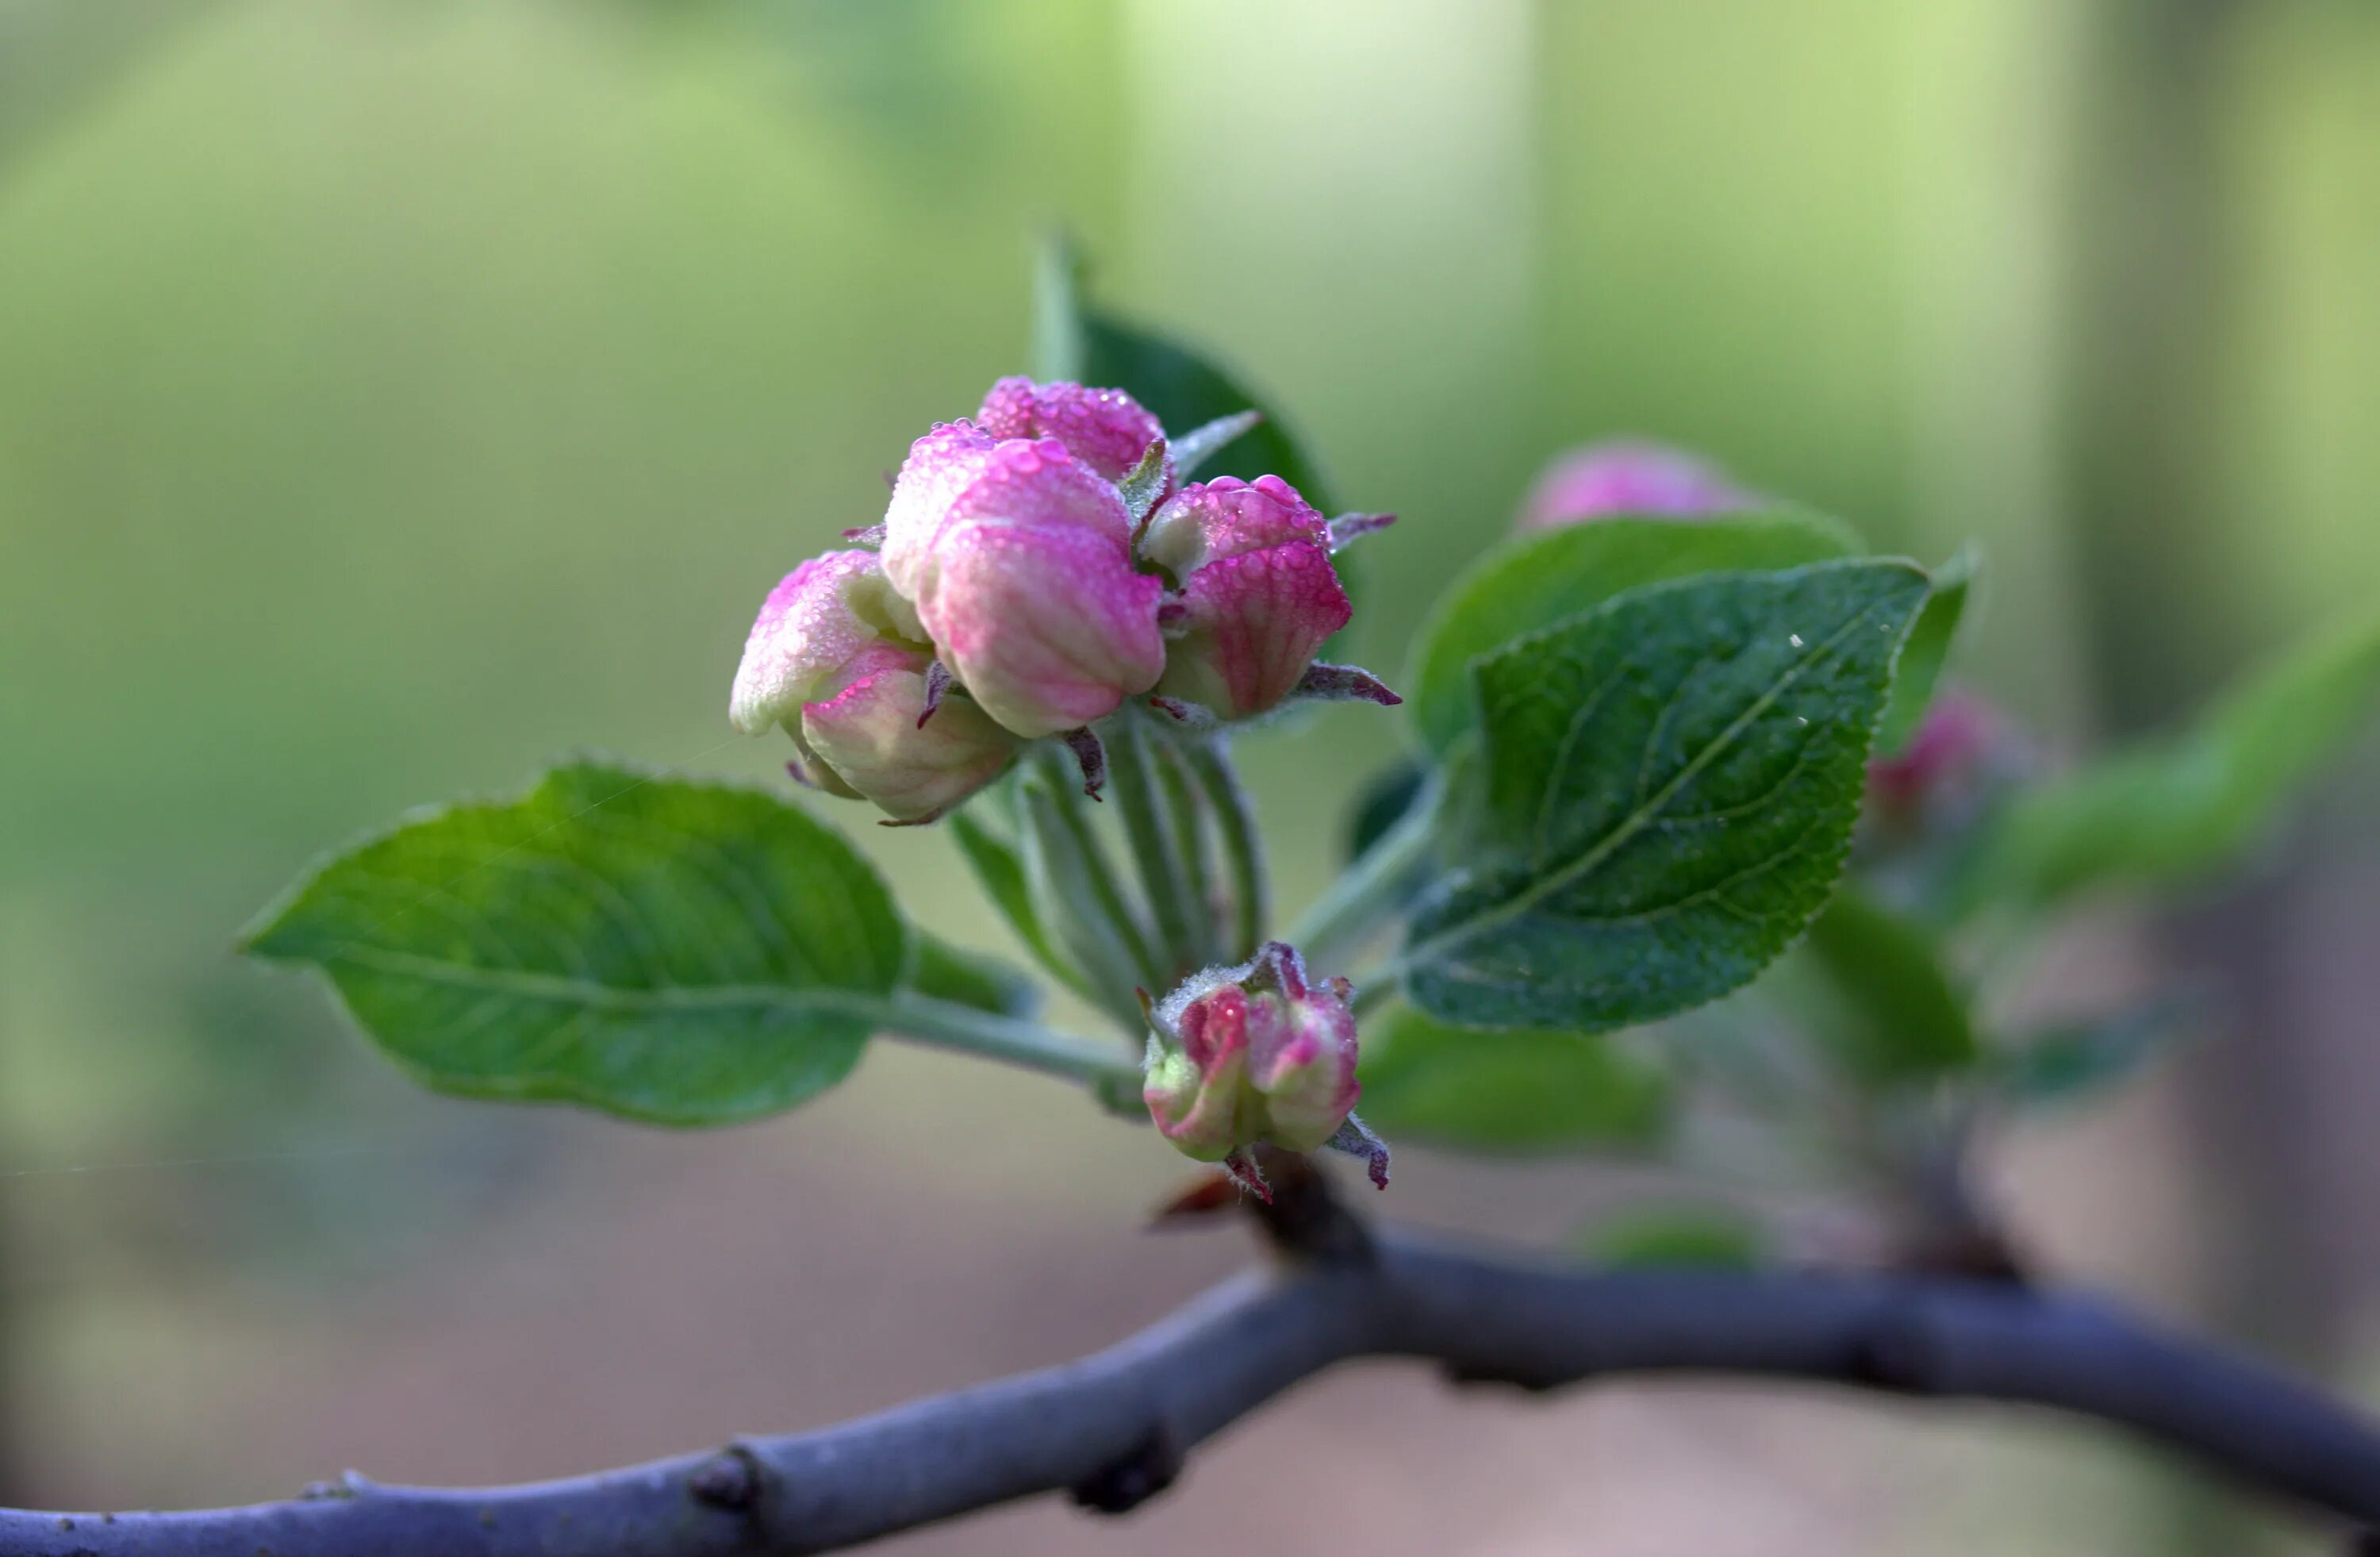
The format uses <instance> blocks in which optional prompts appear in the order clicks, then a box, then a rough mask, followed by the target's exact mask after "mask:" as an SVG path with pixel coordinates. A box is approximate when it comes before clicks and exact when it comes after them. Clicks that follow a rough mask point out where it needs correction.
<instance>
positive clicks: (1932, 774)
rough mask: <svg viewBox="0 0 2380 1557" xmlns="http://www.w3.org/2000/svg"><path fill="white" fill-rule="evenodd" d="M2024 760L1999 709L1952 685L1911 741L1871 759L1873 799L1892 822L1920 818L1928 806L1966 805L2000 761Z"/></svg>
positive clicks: (2002, 763)
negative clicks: (1897, 749)
mask: <svg viewBox="0 0 2380 1557" xmlns="http://www.w3.org/2000/svg"><path fill="white" fill-rule="evenodd" d="M2021 760H2022V753H2020V752H2019V751H2018V750H2017V749H2016V746H2015V742H2014V733H2013V732H2012V731H2011V729H2010V725H2009V723H2008V721H2007V719H2006V718H2005V717H2004V716H2003V715H2002V714H2001V713H2000V712H1999V710H1998V709H1996V708H1994V707H1993V706H1992V705H1991V704H1990V703H1987V702H1985V700H1984V699H1981V698H1979V697H1977V696H1975V695H1974V694H1973V693H1972V692H1968V691H1965V690H1963V689H1961V688H1959V687H1946V688H1944V689H1943V690H1942V691H1941V692H1940V693H1938V694H1937V696H1936V697H1935V699H1934V703H1933V706H1932V707H1930V708H1928V709H1927V710H1926V711H1925V718H1924V719H1923V720H1922V721H1920V722H1919V724H1918V726H1917V730H1916V733H1915V734H1913V735H1912V736H1910V737H1909V742H1908V744H1907V745H1905V746H1903V747H1902V748H1900V750H1899V751H1897V752H1895V753H1893V754H1892V755H1891V756H1889V757H1879V758H1876V760H1873V761H1871V762H1869V763H1868V765H1867V792H1868V804H1869V807H1870V808H1871V809H1872V810H1873V811H1874V812H1875V813H1876V815H1877V816H1878V817H1879V818H1880V819H1881V820H1882V821H1886V822H1888V823H1894V824H1902V825H1906V824H1910V823H1913V822H1917V821H1923V820H1925V815H1926V813H1928V812H1935V813H1937V814H1938V813H1941V812H1943V811H1945V810H1946V809H1947V810H1956V809H1960V808H1961V807H1963V806H1964V805H1966V804H1967V803H1969V802H1970V801H1972V800H1973V799H1974V798H1975V797H1976V796H1977V793H1978V791H1979V790H1980V789H1981V788H1982V786H1983V785H1984V784H1985V781H1986V780H1987V779H1989V778H1990V777H1992V776H1993V774H1992V770H1993V769H1994V768H1995V767H1996V766H2008V765H2010V764H2012V763H2018V762H2021Z"/></svg>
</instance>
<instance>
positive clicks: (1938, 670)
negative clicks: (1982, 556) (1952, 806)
mask: <svg viewBox="0 0 2380 1557" xmlns="http://www.w3.org/2000/svg"><path fill="white" fill-rule="evenodd" d="M1982 566H1983V564H1982V563H1981V561H1979V560H1978V557H1977V554H1976V552H1975V549H1974V548H1973V547H1972V546H1969V547H1966V548H1964V549H1962V550H1961V552H1960V553H1959V554H1958V555H1956V556H1954V557H1952V558H1951V559H1950V560H1949V562H1946V563H1944V564H1943V565H1942V566H1939V567H1937V568H1936V569H1935V570H1934V592H1933V593H1932V594H1931V595H1928V596H1927V597H1926V599H1925V610H1923V611H1921V612H1919V613H1918V614H1917V625H1916V626H1913V627H1911V628H1910V629H1909V641H1908V642H1907V643H1905V644H1903V645H1901V649H1900V663H1899V664H1898V665H1896V666H1894V667H1893V672H1892V698H1891V699H1890V700H1889V701H1888V702H1887V703H1886V704H1885V706H1884V722H1883V724H1880V725H1878V726H1877V727H1876V751H1877V753H1878V754H1880V755H1884V756H1889V755H1891V754H1892V753H1894V752H1897V751H1899V750H1900V748H1902V747H1905V746H1907V745H1908V744H1909V738H1910V737H1911V736H1914V735H1915V734H1917V727H1918V726H1919V725H1920V724H1924V723H1925V711H1926V710H1927V709H1929V708H1931V707H1932V706H1933V705H1934V688H1935V687H1936V686H1937V685H1938V684H1939V683H1940V681H1941V679H1942V667H1943V666H1944V665H1946V664H1948V663H1949V660H1950V651H1951V649H1952V648H1953V647H1955V646H1956V644H1957V642H1958V638H1959V624H1960V621H1961V619H1962V618H1963V617H1964V616H1965V615H1966V612H1967V597H1968V596H1969V595H1971V594H1973V592H1974V583H1975V575H1976V574H1977V573H1978V572H1979V571H1980V570H1981V568H1982Z"/></svg>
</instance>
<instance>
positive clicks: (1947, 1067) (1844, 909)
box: [1804, 882, 1982, 1087]
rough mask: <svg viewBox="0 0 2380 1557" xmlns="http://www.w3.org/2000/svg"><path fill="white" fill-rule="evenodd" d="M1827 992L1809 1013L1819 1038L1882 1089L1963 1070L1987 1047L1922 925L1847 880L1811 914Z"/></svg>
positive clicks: (1812, 945)
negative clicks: (1979, 1042) (1982, 1044)
mask: <svg viewBox="0 0 2380 1557" xmlns="http://www.w3.org/2000/svg"><path fill="white" fill-rule="evenodd" d="M1804 944H1805V945H1806V946H1807V948H1808V951H1809V955H1810V959H1811V961H1812V962H1813V963H1814V964H1815V966H1816V967H1817V968H1818V969H1819V970H1820V971H1821V972H1823V973H1824V974H1825V976H1826V977H1825V984H1824V988H1825V990H1826V992H1827V996H1828V998H1826V999H1824V1000H1823V1001H1822V1002H1821V1003H1820V1008H1819V1009H1818V1010H1817V1011H1815V1012H1812V1013H1807V1014H1805V1015H1806V1016H1808V1017H1809V1018H1810V1026H1811V1027H1812V1028H1813V1030H1814V1031H1815V1033H1816V1035H1817V1037H1818V1040H1819V1042H1820V1044H1821V1045H1822V1046H1823V1047H1824V1048H1825V1049H1826V1050H1827V1051H1828V1052H1829V1053H1831V1054H1833V1055H1835V1056H1836V1058H1837V1059H1839V1060H1840V1062H1841V1063H1842V1064H1843V1065H1844V1067H1845V1068H1846V1069H1848V1070H1849V1071H1850V1072H1851V1073H1852V1075H1853V1076H1854V1077H1857V1078H1858V1079H1859V1080H1861V1081H1862V1082H1864V1083H1865V1084H1867V1085H1869V1086H1876V1087H1885V1086H1891V1085H1893V1084H1896V1083H1900V1082H1907V1081H1916V1080H1923V1079H1925V1078H1926V1077H1934V1076H1939V1075H1942V1074H1944V1073H1946V1072H1949V1071H1956V1070H1963V1069H1965V1068H1966V1067H1967V1066H1969V1065H1972V1064H1974V1063H1975V1062H1976V1061H1977V1060H1978V1059H1979V1058H1980V1057H1981V1055H1982V1051H1981V1050H1980V1048H1978V1046H1977V1044H1976V1042H1975V1030H1974V1028H1973V1025H1972V1021H1971V1018H1970V1017H1969V1015H1968V1010H1967V1000H1966V997H1965V996H1964V995H1963V994H1961V992H1960V991H1959V989H1958V987H1957V986H1956V985H1955V984H1953V983H1952V982H1951V979H1950V975H1949V971H1948V970H1947V969H1946V968H1945V967H1943V965H1942V955H1941V949H1940V948H1939V947H1938V946H1937V945H1936V944H1935V943H1934V940H1933V937H1932V936H1931V935H1929V934H1928V933H1927V932H1926V931H1925V930H1923V929H1921V928H1920V927H1919V926H1917V925H1916V924H1914V923H1913V922H1912V921H1910V920H1909V919H1908V918H1904V917H1902V916H1901V915H1900V914H1897V913H1895V912H1893V911H1892V910H1891V909H1889V908H1888V907H1886V906H1884V905H1882V904H1880V903H1878V902H1876V899H1874V898H1873V897H1870V896H1869V895H1868V894H1866V893H1865V892H1864V891H1862V890H1861V889H1860V887H1859V886H1858V885H1857V883H1855V882H1845V883H1844V885H1843V887H1842V888H1841V890H1840V891H1839V892H1837V893H1836V894H1835V895H1834V897H1833V898H1832V899H1831V900H1830V901H1828V904H1827V906H1826V909H1825V911H1824V912H1822V913H1820V914H1819V915H1818V917H1817V918H1815V920H1813V921H1811V924H1810V936H1809V940H1808V941H1807V942H1805V943H1804Z"/></svg>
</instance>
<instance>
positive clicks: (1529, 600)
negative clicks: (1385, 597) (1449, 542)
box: [1399, 509, 1863, 757]
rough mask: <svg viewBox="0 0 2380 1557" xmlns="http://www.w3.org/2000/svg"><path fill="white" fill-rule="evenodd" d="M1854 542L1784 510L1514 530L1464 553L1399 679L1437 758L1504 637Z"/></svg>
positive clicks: (1847, 550)
mask: <svg viewBox="0 0 2380 1557" xmlns="http://www.w3.org/2000/svg"><path fill="white" fill-rule="evenodd" d="M1861 550H1863V548H1862V546H1861V545H1860V541H1859V537H1857V536H1856V535H1854V534H1852V532H1851V531H1850V530H1849V529H1845V528H1844V527H1843V526H1842V525H1841V524H1840V523H1838V522H1837V521H1835V520H1833V519H1829V518H1826V517H1821V516H1819V515H1815V514H1806V513H1803V512H1800V511H1798V510H1792V509H1785V510H1779V511H1777V512H1773V513H1758V514H1738V515H1730V516H1729V517H1725V518H1718V519H1708V520H1683V519H1677V518H1659V517H1629V516H1615V517H1610V518H1601V519H1596V520H1594V521H1592V522H1590V523H1587V524H1579V525H1572V526H1570V527H1568V528H1567V529H1556V530H1548V531H1546V532H1545V533H1543V534H1539V535H1528V536H1523V537H1520V538H1518V539H1516V540H1513V541H1506V542H1505V543H1504V544H1503V545H1500V546H1499V547H1497V548H1496V549H1495V550H1493V551H1491V552H1489V553H1488V554H1487V555H1485V556H1483V557H1481V558H1480V559H1479V560H1478V561H1476V562H1475V563H1473V564H1472V565H1471V566H1470V567H1469V568H1467V569H1465V570H1464V572H1463V576H1462V577H1461V578H1457V579H1456V580H1455V581H1454V583H1453V585H1452V586H1451V588H1449V589H1448V590H1447V591H1446V592H1445V593H1444V594H1443V595H1440V596H1439V600H1438V603H1437V605H1436V606H1435V607H1433V608H1432V610H1431V612H1430V614H1429V619H1428V620H1427V622H1425V623H1424V624H1423V626H1422V629H1421V634H1420V636H1419V637H1418V638H1416V639H1415V641H1414V652H1413V659H1412V661H1411V663H1409V664H1407V666H1406V668H1405V677H1404V684H1403V687H1400V688H1399V689H1400V690H1401V691H1403V693H1404V695H1405V703H1406V706H1407V707H1408V708H1409V709H1411V710H1412V712H1413V718H1414V724H1415V728H1416V729H1417V730H1419V731H1420V733H1421V739H1422V744H1423V745H1424V746H1425V747H1427V748H1428V749H1429V751H1430V752H1431V754H1432V755H1434V756H1439V757H1443V756H1444V755H1445V754H1446V753H1447V751H1448V750H1449V749H1451V748H1452V747H1453V745H1454V743H1455V742H1456V741H1457V740H1459V739H1461V738H1462V736H1463V732H1464V731H1465V730H1468V729H1470V728H1471V727H1472V726H1473V724H1474V723H1475V720H1476V717H1477V716H1476V714H1475V712H1474V710H1473V704H1472V700H1471V667H1472V665H1473V664H1474V663H1475V662H1476V661H1477V660H1478V659H1479V658H1480V656H1482V655H1484V654H1488V653H1492V652H1493V651H1496V650H1498V649H1500V648H1502V647H1503V646H1504V645H1505V644H1508V643H1510V642H1512V640H1513V639H1517V638H1520V637H1523V636H1524V635H1525V634H1528V633H1533V632H1536V631H1537V630H1539V629H1540V628H1544V627H1550V626H1554V625H1555V624H1557V623H1560V622H1563V621H1567V620H1568V619H1570V618H1571V617H1573V616H1576V615H1579V614H1582V613H1585V612H1587V611H1591V610H1593V609H1594V608H1595V607H1597V606H1598V605H1601V604H1602V603H1603V602H1605V601H1608V600H1609V599H1611V598H1612V597H1613V596H1614V595H1618V594H1621V593H1623V592H1625V591H1627V590H1633V589H1637V588H1639V587H1641V586H1643V585H1646V584H1658V583H1661V582H1664V581H1666V580H1669V579H1673V578H1691V577H1693V576H1694V575H1695V574H1700V573H1715V572H1719V571H1736V570H1744V571H1751V570H1758V569H1765V568H1779V567H1797V566H1801V565H1803V564H1804V563H1814V562H1830V561H1833V560H1834V559H1836V558H1838V557H1849V556H1853V555H1856V554H1857V553H1859V552H1860V551H1861Z"/></svg>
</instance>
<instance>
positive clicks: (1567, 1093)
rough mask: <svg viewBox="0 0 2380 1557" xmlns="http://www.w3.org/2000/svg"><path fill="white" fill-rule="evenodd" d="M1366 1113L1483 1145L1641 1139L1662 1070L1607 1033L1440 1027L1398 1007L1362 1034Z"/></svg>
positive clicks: (1398, 1129)
mask: <svg viewBox="0 0 2380 1557" xmlns="http://www.w3.org/2000/svg"><path fill="white" fill-rule="evenodd" d="M1360 1077H1361V1079H1362V1081H1363V1085H1364V1093H1363V1098H1362V1100H1361V1107H1362V1111H1363V1114H1364V1120H1365V1123H1366V1124H1368V1125H1371V1126H1372V1127H1373V1128H1374V1129H1376V1130H1378V1131H1380V1132H1381V1133H1382V1134H1383V1135H1386V1136H1388V1137H1390V1138H1391V1139H1394V1140H1399V1141H1403V1140H1414V1141H1431V1142H1436V1143H1438V1144H1439V1145H1443V1146H1451V1147H1456V1148H1460V1149H1462V1150H1469V1151H1483V1152H1510V1153H1520V1152H1551V1151H1576V1150H1593V1149H1597V1148H1602V1149H1609V1148H1614V1147H1629V1146H1640V1145H1643V1144H1645V1143H1646V1142H1649V1141H1651V1140H1653V1139H1655V1138H1657V1137H1658V1136H1659V1135H1660V1134H1661V1132H1662V1130H1663V1128H1664V1126H1665V1125H1667V1124H1668V1122H1669V1113H1670V1109H1669V1103H1670V1088H1669V1078H1668V1077H1666V1076H1665V1075H1664V1074H1663V1073H1662V1072H1661V1071H1660V1070H1659V1069H1658V1067H1656V1066H1654V1065H1652V1064H1648V1063H1646V1062H1645V1060H1643V1059H1641V1058H1640V1057H1638V1056H1637V1055H1634V1054H1633V1053H1630V1052H1628V1051H1626V1050H1624V1049H1622V1048H1621V1047H1620V1046H1619V1045H1618V1044H1616V1043H1614V1042H1613V1041H1612V1040H1610V1039H1609V1038H1603V1037H1588V1036H1586V1035H1585V1034H1582V1033H1566V1032H1544V1031H1536V1030H1532V1029H1526V1028H1523V1029H1517V1030H1506V1031H1500V1032H1482V1031H1477V1030H1475V1029H1471V1028H1453V1027H1449V1026H1447V1025H1446V1024H1445V1023H1443V1022H1439V1021H1435V1020H1433V1019H1432V1018H1430V1017H1429V1016H1426V1015H1424V1014H1423V1013H1421V1012H1419V1011H1415V1010H1414V1009H1412V1008H1411V1007H1410V1006H1401V1007H1399V1008H1398V1009H1397V1010H1396V1011H1395V1012H1394V1013H1393V1014H1392V1015H1391V1016H1389V1018H1388V1019H1387V1020H1386V1021H1385V1022H1383V1023H1381V1024H1378V1028H1377V1030H1373V1031H1367V1032H1366V1033H1365V1035H1364V1041H1363V1047H1362V1059H1361V1070H1360Z"/></svg>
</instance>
